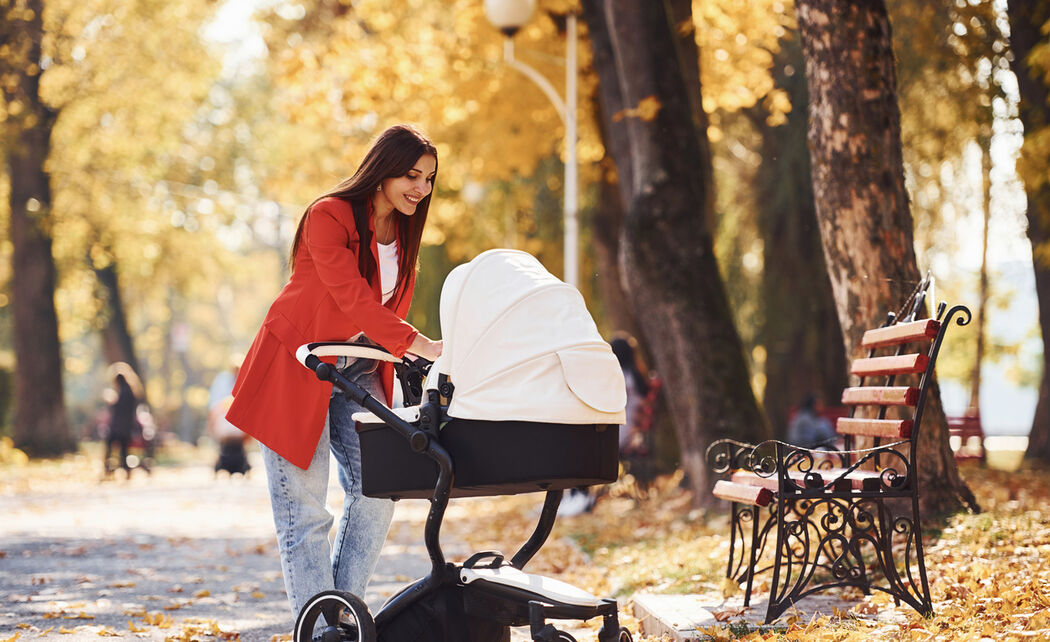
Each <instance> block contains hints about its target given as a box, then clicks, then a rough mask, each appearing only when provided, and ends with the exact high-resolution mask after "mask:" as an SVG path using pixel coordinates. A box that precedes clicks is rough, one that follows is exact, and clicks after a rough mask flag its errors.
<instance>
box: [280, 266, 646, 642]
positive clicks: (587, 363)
mask: <svg viewBox="0 0 1050 642" xmlns="http://www.w3.org/2000/svg"><path fill="white" fill-rule="evenodd" d="M441 327H442V335H443V339H444V348H443V353H442V356H441V357H440V358H439V359H438V360H437V361H435V362H434V363H433V364H432V365H431V366H430V368H429V373H428V375H427V377H426V381H425V384H424V385H422V386H421V388H422V390H421V395H419V396H420V397H421V399H418V400H417V399H414V398H413V397H415V396H417V395H415V394H412V390H411V388H412V386H410V385H407V386H406V385H405V379H406V377H404V376H402V384H403V386H404V387H403V389H404V390H405V398H406V400H409V401H415V402H416V403H418V404H419V405H412V406H409V407H406V408H400V409H397V410H391V409H389V408H387V407H386V406H384V405H383V404H382V403H380V402H378V401H377V400H376V399H374V398H372V397H371V396H369V395H368V394H367V393H366V392H365V391H364V390H362V389H360V388H359V387H357V386H356V385H355V384H353V383H351V382H350V381H348V380H347V379H346V378H344V377H343V376H341V374H340V373H339V372H338V371H336V370H335V369H334V368H332V367H331V366H329V365H328V364H325V363H323V362H321V361H320V359H319V357H324V356H332V355H346V356H354V357H357V358H359V359H381V360H386V361H393V362H395V364H396V365H395V367H397V368H398V369H399V371H400V373H401V374H402V375H404V371H405V369H406V368H415V367H416V365H415V364H413V363H412V362H410V361H408V360H405V361H402V360H401V359H397V358H395V357H392V356H391V355H389V354H387V353H386V352H385V351H383V350H381V349H378V348H369V347H361V346H360V345H359V344H349V343H341V342H340V343H333V342H320V343H312V344H307V345H304V346H302V347H301V348H300V349H299V353H298V357H299V359H300V361H302V362H303V363H304V364H305V365H307V366H308V367H310V368H312V369H314V370H315V371H316V372H317V374H318V377H319V378H321V379H324V380H330V381H332V382H333V383H334V384H335V385H336V386H338V387H339V388H340V389H342V390H343V391H344V392H345V393H346V394H347V395H348V396H350V397H351V398H354V399H355V400H356V401H359V402H360V403H361V404H362V405H363V406H364V407H365V408H367V409H368V410H369V411H370V412H365V413H357V414H355V415H354V420H355V421H356V422H357V427H358V432H359V434H360V439H361V459H362V488H363V491H364V494H365V495H368V496H372V497H387V498H395V499H397V498H428V499H430V500H431V509H430V514H429V516H428V519H427V525H426V532H425V542H426V545H427V550H428V553H429V554H430V558H431V562H432V565H433V567H432V571H431V573H430V575H428V576H427V577H426V578H423V579H421V580H419V581H417V582H416V583H414V584H413V585H410V586H409V587H406V589H405V590H403V591H402V592H401V593H399V594H398V595H396V596H395V597H393V598H391V600H390V601H389V602H388V603H387V604H386V605H385V606H384V607H383V609H382V610H381V611H380V613H379V614H378V615H377V616H376V618H375V625H376V627H377V628H378V639H379V640H384V641H385V640H387V639H391V640H392V639H394V638H393V637H391V636H390V635H388V636H387V637H386V638H384V630H386V631H388V632H389V631H393V630H397V629H399V628H400V625H401V624H402V622H401V621H399V619H400V620H405V619H407V618H406V617H403V616H405V614H406V613H408V612H409V611H411V610H412V607H413V604H415V603H417V602H418V601H419V600H420V599H422V598H423V597H424V596H426V595H427V594H432V593H435V592H439V591H441V590H442V589H450V588H454V589H455V590H456V591H458V592H459V593H457V595H459V594H460V593H462V597H461V598H459V597H457V598H456V600H457V603H459V604H465V605H467V607H466V610H467V615H469V616H471V617H475V618H480V620H478V621H489V622H495V623H496V624H497V625H498V626H499V627H504V628H505V627H506V626H508V625H509V626H520V625H524V624H530V625H531V626H532V631H533V639H535V640H548V639H549V640H565V639H571V636H570V637H565V636H567V634H564V632H560V631H557V630H556V629H553V627H551V626H550V625H546V624H545V618H546V617H552V618H573V619H588V618H591V617H595V616H602V617H603V618H604V619H605V626H604V627H603V629H602V631H601V632H600V633H599V640H600V641H601V642H611V641H614V640H630V635H629V634H628V633H627V632H626V630H621V629H620V628H619V626H618V624H617V616H616V602H615V601H613V600H601V599H598V598H595V597H594V596H591V595H589V594H587V593H585V592H583V591H580V590H579V589H575V588H574V587H570V586H568V585H564V584H562V583H558V582H554V581H553V580H550V579H548V578H541V577H539V576H534V575H530V574H527V573H522V572H521V569H522V568H523V567H524V565H525V564H526V563H527V562H528V561H529V560H530V559H531V558H532V557H533V556H534V555H535V554H536V552H537V551H538V550H539V548H540V547H541V546H542V545H543V542H544V541H545V540H546V538H547V536H548V535H549V533H550V530H551V528H552V527H553V523H554V520H555V517H556V512H557V508H558V504H559V502H560V500H561V491H562V490H563V489H565V488H572V487H578V486H586V485H593V484H604V483H609V482H613V481H615V480H616V476H617V473H618V443H617V434H618V433H617V427H618V425H619V424H621V423H623V421H624V406H625V402H626V386H625V384H624V380H623V375H622V372H621V370H620V367H619V364H618V362H617V360H616V357H615V356H614V355H613V354H612V350H611V348H610V347H609V345H608V344H607V343H606V342H605V341H604V340H603V339H602V338H601V335H600V334H599V333H598V330H597V327H596V326H595V324H594V321H593V320H592V319H591V317H590V314H589V313H588V312H587V309H586V306H585V304H584V301H583V297H582V296H581V295H580V293H579V292H578V291H577V290H576V289H575V288H573V287H571V286H569V285H566V284H565V283H563V282H561V281H560V280H558V279H556V278H555V277H553V276H551V275H550V273H548V272H547V271H546V269H544V268H543V266H542V265H541V264H540V263H539V262H538V261H537V260H536V259H535V258H533V257H532V256H530V255H528V254H526V253H524V252H518V251H515V250H490V251H488V252H485V253H483V254H481V255H479V256H478V257H476V258H475V259H474V260H473V261H471V262H469V263H467V264H464V265H461V266H459V267H457V268H455V269H454V270H453V271H452V272H451V273H450V274H449V276H448V277H447V279H446V281H445V284H444V287H443V288H442V292H441ZM419 388H420V387H419V386H417V388H416V391H417V392H418V391H419ZM420 401H421V402H422V403H419V402H420ZM536 491H546V492H547V496H546V500H545V502H544V508H543V511H542V513H541V515H540V518H539V523H538V524H537V526H536V529H535V531H534V532H533V534H532V535H531V537H529V539H528V540H527V541H526V542H525V544H523V545H522V547H521V548H520V549H519V550H518V552H517V553H516V554H515V555H514V556H513V557H512V558H511V559H510V560H509V563H505V562H504V557H503V555H502V554H499V553H495V552H486V553H483V554H479V555H476V556H474V558H472V559H471V560H468V561H467V562H464V564H463V565H462V566H456V565H451V564H446V563H445V560H444V556H443V553H442V552H441V549H440V545H439V544H438V532H439V530H440V524H441V520H442V517H443V514H444V510H445V507H446V505H447V502H448V499H449V497H457V496H480V495H506V494H516V493H525V492H536ZM555 585H559V586H560V587H561V588H562V589H563V590H561V591H560V592H559V591H554V592H551V591H547V592H544V590H542V588H537V587H543V586H547V587H550V586H555ZM336 593H338V592H336ZM570 594H571V595H573V597H572V598H571V599H568V598H566V597H565V596H566V595H570ZM346 595H347V594H340V595H338V596H336V597H332V596H327V597H326V596H323V595H322V596H318V598H319V599H318V600H312V601H311V602H310V604H309V605H308V607H307V608H304V611H303V613H301V614H300V618H299V619H300V622H298V623H297V638H296V639H297V640H298V639H300V637H299V633H301V632H302V631H305V633H309V631H308V630H305V629H303V627H307V628H308V629H310V630H312V627H313V623H314V622H315V621H317V619H318V618H319V617H324V618H325V619H326V621H328V623H329V624H330V625H331V626H330V627H329V629H330V630H334V627H335V626H336V623H335V622H332V620H331V619H330V617H331V615H330V613H329V611H326V610H325V609H326V607H325V604H328V603H327V602H326V600H329V601H331V600H333V599H334V600H336V601H338V602H339V604H340V605H342V606H340V607H339V608H343V607H344V606H345V607H349V603H350V602H353V600H351V599H350V598H349V597H346ZM350 597H353V596H350ZM354 599H356V598H354ZM443 599H444V598H443ZM356 604H357V606H356V608H355V609H352V610H355V615H359V614H357V611H360V608H361V606H363V605H361V604H360V600H357V602H356ZM478 604H483V605H486V606H485V607H484V608H480V611H481V612H473V613H471V612H470V611H471V607H470V605H474V607H473V608H474V610H475V611H478V610H479V607H477V605H478ZM311 605H313V606H311ZM328 606H329V607H331V604H328ZM329 610H331V609H330V608H329ZM366 610H367V609H366ZM437 610H438V611H439V612H442V613H446V614H447V613H451V612H454V610H450V609H448V608H445V607H442V608H440V609H437ZM303 622H305V624H304V623H303ZM366 628H367V627H366ZM445 630H446V631H451V630H455V627H451V628H449V627H445ZM305 633H304V635H305ZM366 637H367V636H364V635H362V636H361V637H360V638H357V637H346V636H344V637H332V639H334V640H345V639H353V640H361V641H362V642H363V641H364V640H365V639H366ZM302 639H309V638H308V637H304V638H302ZM435 639H442V638H435ZM443 639H455V638H454V636H452V637H450V636H449V635H447V634H446V635H445V637H444V638H443ZM494 639H505V638H503V637H496V638H494Z"/></svg>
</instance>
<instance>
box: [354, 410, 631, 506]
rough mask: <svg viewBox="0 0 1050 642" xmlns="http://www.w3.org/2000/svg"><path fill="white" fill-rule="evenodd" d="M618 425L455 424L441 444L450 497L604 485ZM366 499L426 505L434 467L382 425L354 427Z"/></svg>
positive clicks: (611, 475)
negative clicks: (448, 466) (450, 468)
mask: <svg viewBox="0 0 1050 642" xmlns="http://www.w3.org/2000/svg"><path fill="white" fill-rule="evenodd" d="M616 429H617V427H616V426H615V425H605V424H589V425H580V424H551V423H539V422H530V421H481V420H471V419H453V420H451V421H449V422H448V423H447V424H445V425H444V426H443V427H442V429H441V433H440V437H439V438H438V441H439V442H440V443H441V445H442V446H444V448H445V449H446V450H447V451H448V453H449V455H450V456H451V457H452V460H453V461H454V462H455V477H454V478H453V486H452V492H451V496H452V497H474V496H486V495H515V494H518V493H532V492H537V491H547V490H564V489H566V488H575V487H577V486H591V485H594V484H608V483H612V482H614V481H616V476H617V472H618V466H619V464H618V459H617V456H618V446H617V430H616ZM358 432H359V434H360V438H361V464H362V466H361V468H362V470H361V477H362V479H361V485H362V490H363V491H364V494H365V495H368V496H369V497H383V498H396V499H400V498H406V499H427V498H430V497H431V496H432V495H433V494H434V487H435V485H436V484H437V478H438V466H437V464H436V463H434V461H433V460H432V459H430V458H429V457H427V456H426V455H423V454H420V453H416V452H414V451H413V450H412V448H411V446H409V443H408V441H406V440H405V438H404V437H403V436H402V435H401V434H399V433H398V432H396V431H394V430H392V429H390V428H389V427H388V426H387V425H386V424H358Z"/></svg>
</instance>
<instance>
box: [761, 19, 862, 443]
mask: <svg viewBox="0 0 1050 642" xmlns="http://www.w3.org/2000/svg"><path fill="white" fill-rule="evenodd" d="M804 71H805V63H804V61H803V59H802V47H801V44H800V43H799V40H798V33H797V31H791V32H787V33H786V34H785V36H784V37H783V38H782V39H781V51H780V53H779V54H778V55H777V57H776V59H775V62H774V71H773V78H774V82H775V83H776V86H777V87H778V88H781V89H782V90H784V91H785V92H787V94H788V96H789V97H790V100H791V105H792V109H791V111H790V112H789V113H788V114H786V115H785V116H783V117H782V118H779V119H777V118H773V117H771V116H769V115H768V114H767V113H766V111H765V110H764V109H758V108H752V109H750V110H748V111H747V113H748V115H749V116H750V117H751V120H752V122H753V123H754V126H755V129H756V130H757V131H758V132H759V134H760V136H761V147H760V148H759V156H760V157H761V160H760V161H759V167H758V170H757V172H756V175H755V189H756V192H757V193H756V198H755V207H756V210H757V212H756V214H757V225H758V228H759V230H760V232H761V235H762V239H763V244H762V249H763V264H764V269H763V271H762V286H761V302H762V306H761V307H762V314H761V319H762V324H761V327H760V330H759V334H758V340H759V341H760V342H761V344H762V345H763V346H764V347H765V352H766V359H765V363H766V366H765V375H766V385H765V393H764V395H763V407H764V409H765V412H766V416H767V417H768V418H769V420H770V422H771V423H772V425H773V427H774V429H776V430H777V431H778V432H780V434H783V432H782V431H784V430H785V429H786V427H787V423H788V419H789V409H790V408H791V407H792V406H795V405H798V404H800V403H801V402H802V401H803V399H804V398H805V397H806V396H807V395H808V394H813V395H815V396H817V397H818V398H820V399H821V400H822V401H823V402H824V403H825V404H828V405H832V406H837V405H838V404H839V398H840V395H841V392H842V389H843V388H844V387H845V383H846V357H845V354H844V353H843V351H842V350H843V349H842V339H841V336H842V333H841V330H840V329H839V321H838V317H837V316H836V312H835V301H834V298H833V296H832V292H831V284H830V283H829V282H828V272H827V268H826V267H825V264H824V251H823V248H822V247H821V243H820V230H819V229H818V227H817V215H816V211H815V209H814V202H813V180H812V176H811V172H810V163H809V152H808V150H807V147H806V134H807V119H806V115H807V94H806V77H805V73H804Z"/></svg>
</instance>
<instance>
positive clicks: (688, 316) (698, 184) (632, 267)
mask: <svg viewBox="0 0 1050 642" xmlns="http://www.w3.org/2000/svg"><path fill="white" fill-rule="evenodd" d="M582 6H583V16H584V19H585V20H586V22H587V26H588V29H589V32H590V39H591V46H592V48H593V55H594V67H595V69H596V71H597V73H598V76H599V78H600V80H601V82H600V96H601V100H602V104H603V113H604V114H605V117H606V121H605V128H606V131H607V132H608V136H607V138H608V140H609V142H610V149H611V151H612V155H613V158H614V159H615V160H616V167H617V172H618V177H619V186H620V192H621V197H622V200H623V202H624V204H625V212H624V220H623V229H622V232H621V235H620V263H621V269H622V270H623V274H624V280H625V282H626V285H627V291H628V295H629V297H630V299H631V301H632V304H633V307H634V309H635V310H636V311H637V312H638V315H637V316H638V321H639V325H640V326H641V329H642V333H643V334H644V336H645V339H646V342H647V343H648V345H649V347H650V350H651V352H652V354H653V356H654V360H655V364H656V367H657V368H658V369H659V370H660V372H661V374H662V375H663V377H664V379H665V381H667V384H668V391H669V394H668V400H669V405H670V408H671V413H672V416H673V418H674V424H675V429H676V432H677V433H678V441H679V444H680V446H681V451H682V467H683V469H684V470H685V472H686V474H687V475H688V476H689V483H690V487H691V488H692V489H693V491H694V497H695V501H697V502H701V503H706V502H709V501H710V497H711V496H710V481H711V480H710V475H709V471H708V469H707V467H706V464H705V461H704V451H705V449H706V447H707V445H708V444H709V443H711V442H712V441H714V440H715V439H717V438H720V437H727V436H729V437H735V438H740V439H754V438H759V439H760V438H762V437H764V436H766V435H767V434H768V427H767V425H766V423H765V422H764V420H763V417H762V415H761V413H760V412H759V410H758V406H757V403H756V401H755V397H754V394H753V393H752V390H751V382H750V377H749V374H748V369H747V365H746V361H745V360H744V356H743V348H742V345H741V342H740V338H739V335H738V334H737V332H736V328H735V327H734V325H733V321H732V315H731V312H730V309H729V304H728V301H727V298H726V293H725V287H724V285H723V283H722V280H721V277H720V275H719V272H718V265H717V262H716V260H715V256H714V244H713V239H712V236H711V227H710V226H711V218H712V216H713V203H714V194H713V184H712V167H711V156H710V150H709V147H708V143H707V137H706V117H705V115H704V112H703V111H702V110H694V109H693V108H692V105H693V103H692V102H691V100H690V98H689V96H690V91H689V88H688V86H687V81H686V80H685V76H684V74H683V67H682V65H681V64H680V63H679V61H680V60H682V59H683V58H686V59H688V58H692V59H696V56H697V52H696V49H695V43H692V42H691V41H687V42H682V40H680V39H676V38H675V33H676V32H675V25H674V24H673V23H672V20H671V18H670V16H669V15H668V12H667V11H666V10H665V7H664V6H663V4H662V3H652V2H647V1H640V0H635V1H630V0H619V1H618V0H587V1H585V2H583V3H582ZM679 47H683V48H684V51H680V50H679Z"/></svg>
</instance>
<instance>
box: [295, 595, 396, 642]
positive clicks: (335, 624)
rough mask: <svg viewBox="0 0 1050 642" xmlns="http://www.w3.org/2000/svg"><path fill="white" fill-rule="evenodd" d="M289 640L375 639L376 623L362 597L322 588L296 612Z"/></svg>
mask: <svg viewBox="0 0 1050 642" xmlns="http://www.w3.org/2000/svg"><path fill="white" fill-rule="evenodd" d="M319 618H320V621H319ZM318 625H319V626H318ZM292 639H293V641H294V642H312V641H313V640H320V642H376V625H375V621H374V620H373V619H372V614H371V613H369V612H368V606H367V605H366V604H365V603H364V602H362V601H361V598H359V597H357V596H356V595H354V594H353V593H347V592H346V591H334V590H332V591H322V592H320V593H318V594H317V595H315V596H313V597H311V598H310V599H309V601H307V603H306V606H304V607H303V610H302V611H300V612H299V617H298V618H296V620H295V634H294V635H293V636H292Z"/></svg>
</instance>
